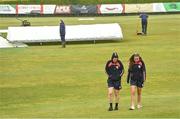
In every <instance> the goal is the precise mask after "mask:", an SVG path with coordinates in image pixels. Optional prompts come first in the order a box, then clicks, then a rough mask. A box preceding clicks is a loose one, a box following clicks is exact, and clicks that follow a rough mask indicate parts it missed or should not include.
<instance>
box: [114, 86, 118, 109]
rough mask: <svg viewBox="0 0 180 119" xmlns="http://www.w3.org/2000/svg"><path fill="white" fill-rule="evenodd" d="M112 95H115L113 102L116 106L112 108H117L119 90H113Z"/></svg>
mask: <svg viewBox="0 0 180 119" xmlns="http://www.w3.org/2000/svg"><path fill="white" fill-rule="evenodd" d="M114 95H115V103H116V106H115V108H114V110H118V104H119V90H116V89H115V90H114Z"/></svg>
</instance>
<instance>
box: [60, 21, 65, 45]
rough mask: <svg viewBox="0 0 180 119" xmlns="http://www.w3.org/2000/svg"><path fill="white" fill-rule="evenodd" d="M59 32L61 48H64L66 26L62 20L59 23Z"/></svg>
mask: <svg viewBox="0 0 180 119" xmlns="http://www.w3.org/2000/svg"><path fill="white" fill-rule="evenodd" d="M59 32H60V37H61V44H62V48H65V47H66V40H65V35H66V26H65V24H64V21H63V20H61V22H60V28H59Z"/></svg>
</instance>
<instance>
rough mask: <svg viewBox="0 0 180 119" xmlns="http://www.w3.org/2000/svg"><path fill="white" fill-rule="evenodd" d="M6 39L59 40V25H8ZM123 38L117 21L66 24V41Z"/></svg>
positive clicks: (18, 40)
mask: <svg viewBox="0 0 180 119" xmlns="http://www.w3.org/2000/svg"><path fill="white" fill-rule="evenodd" d="M7 39H8V40H9V41H11V42H15V41H16V42H24V43H28V42H55V41H60V34H59V26H30V27H9V28H8V35H7ZM120 39H123V34H122V30H121V27H120V26H119V24H118V23H112V24H93V25H68V26H66V41H87V40H120Z"/></svg>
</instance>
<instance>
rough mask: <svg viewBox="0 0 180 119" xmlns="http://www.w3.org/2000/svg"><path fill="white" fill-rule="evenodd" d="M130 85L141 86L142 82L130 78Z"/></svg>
mask: <svg viewBox="0 0 180 119" xmlns="http://www.w3.org/2000/svg"><path fill="white" fill-rule="evenodd" d="M130 85H131V86H137V87H138V88H143V86H144V82H143V81H142V80H131V81H130Z"/></svg>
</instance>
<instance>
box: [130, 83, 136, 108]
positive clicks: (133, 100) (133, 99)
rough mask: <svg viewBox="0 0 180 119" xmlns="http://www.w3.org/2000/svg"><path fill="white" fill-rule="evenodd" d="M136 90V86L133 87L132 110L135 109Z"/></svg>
mask: <svg viewBox="0 0 180 119" xmlns="http://www.w3.org/2000/svg"><path fill="white" fill-rule="evenodd" d="M135 89H136V86H131V109H134V108H135V107H134V102H135Z"/></svg>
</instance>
